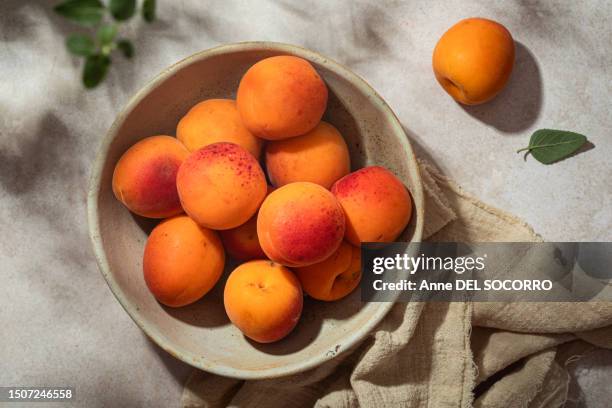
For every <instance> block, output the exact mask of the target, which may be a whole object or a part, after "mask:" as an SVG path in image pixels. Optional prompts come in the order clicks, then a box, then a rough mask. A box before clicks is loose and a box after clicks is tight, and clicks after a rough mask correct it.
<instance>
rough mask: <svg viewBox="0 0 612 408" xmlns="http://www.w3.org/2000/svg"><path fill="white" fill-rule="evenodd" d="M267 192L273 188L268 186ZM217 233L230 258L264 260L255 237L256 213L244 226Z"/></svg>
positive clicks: (262, 252) (257, 238)
mask: <svg viewBox="0 0 612 408" xmlns="http://www.w3.org/2000/svg"><path fill="white" fill-rule="evenodd" d="M267 191H268V194H270V193H271V192H272V191H274V187H272V186H268V190H267ZM219 233H220V235H221V241H222V242H223V247H224V248H225V250H226V251H227V253H228V254H229V255H230V256H231V257H232V258H234V259H236V260H238V261H250V260H251V259H263V258H266V254H265V252H264V251H263V249H261V245H260V244H259V237H258V236H257V213H256V214H255V215H254V216H252V217H251V218H250V219H249V220H248V221H247V222H245V223H244V224H242V225H239V226H238V227H236V228H232V229H228V230H224V231H220V232H219Z"/></svg>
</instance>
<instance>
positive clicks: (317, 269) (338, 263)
mask: <svg viewBox="0 0 612 408" xmlns="http://www.w3.org/2000/svg"><path fill="white" fill-rule="evenodd" d="M295 273H296V275H297V277H298V278H299V279H300V282H301V284H302V289H303V290H304V292H306V293H307V294H308V295H310V296H311V297H313V298H315V299H318V300H326V301H334V300H338V299H342V298H343V297H345V296H347V295H348V294H349V293H351V292H352V291H353V290H355V288H356V287H357V285H359V281H360V280H361V250H360V249H359V248H357V247H354V246H352V245H350V244H348V243H346V242H342V244H341V245H340V247H339V248H338V249H337V250H336V252H334V253H333V254H332V256H330V257H329V258H327V259H326V260H324V261H323V262H319V263H317V264H314V265H309V266H303V267H301V268H295Z"/></svg>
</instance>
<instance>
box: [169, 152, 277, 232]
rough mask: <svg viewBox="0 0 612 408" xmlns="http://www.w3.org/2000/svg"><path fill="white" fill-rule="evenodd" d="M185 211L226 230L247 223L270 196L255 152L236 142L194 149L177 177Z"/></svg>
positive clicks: (216, 227) (199, 220) (205, 222)
mask: <svg viewBox="0 0 612 408" xmlns="http://www.w3.org/2000/svg"><path fill="white" fill-rule="evenodd" d="M176 183H177V188H178V192H179V197H180V199H181V203H182V205H183V208H184V210H185V212H186V213H187V214H188V215H189V216H190V217H191V218H193V219H194V220H195V221H196V222H197V223H198V224H200V225H201V226H204V227H207V228H211V229H215V230H225V229H230V228H235V227H237V226H239V225H241V224H244V223H245V222H247V221H248V220H249V218H251V217H252V216H253V215H254V214H255V212H257V209H258V208H259V205H260V204H261V202H262V201H263V199H264V197H265V196H266V191H267V184H266V178H265V175H264V173H263V170H262V169H261V166H260V165H259V163H258V162H257V160H255V157H253V155H252V154H250V153H249V152H248V151H246V150H245V149H243V148H242V147H240V146H238V145H236V144H234V143H225V142H222V143H213V144H211V145H208V146H206V147H203V148H201V149H199V150H196V151H195V152H193V153H191V154H190V155H189V157H187V159H186V160H185V162H184V163H183V165H182V166H181V167H180V169H179V172H178V175H177V179H176Z"/></svg>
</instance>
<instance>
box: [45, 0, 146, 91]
mask: <svg viewBox="0 0 612 408" xmlns="http://www.w3.org/2000/svg"><path fill="white" fill-rule="evenodd" d="M155 3H156V0H144V1H143V2H142V5H141V7H140V14H141V16H142V18H143V19H144V20H145V21H146V22H147V23H150V22H152V21H153V20H155V6H156V4H155ZM136 9H137V4H136V0H109V1H108V4H104V3H102V2H101V1H100V0H66V1H64V2H62V3H60V4H58V5H57V6H55V7H54V10H55V12H56V13H58V14H59V15H61V16H62V17H65V18H67V19H68V20H70V21H72V22H74V23H77V24H79V25H81V26H83V27H86V28H87V29H88V30H90V33H89V34H71V35H70V36H68V38H67V39H66V47H67V48H68V51H70V53H72V54H73V55H76V56H79V57H83V58H85V64H84V65H83V76H82V80H83V85H85V87H86V88H94V87H96V86H97V85H98V84H100V83H101V82H102V81H103V80H104V78H105V77H106V73H107V72H108V68H109V67H110V65H111V63H112V58H111V54H112V53H113V52H114V51H115V50H118V51H119V52H120V53H121V54H122V55H123V56H124V57H125V58H132V57H133V56H134V46H133V45H132V42H131V41H130V40H128V39H127V38H123V37H121V36H119V29H120V25H121V24H122V23H123V22H125V21H127V20H129V19H130V18H132V17H133V16H134V14H136Z"/></svg>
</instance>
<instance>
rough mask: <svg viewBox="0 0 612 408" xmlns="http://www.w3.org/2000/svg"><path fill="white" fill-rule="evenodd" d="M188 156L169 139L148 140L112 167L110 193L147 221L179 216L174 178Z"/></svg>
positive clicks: (135, 146)
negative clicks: (113, 168)
mask: <svg viewBox="0 0 612 408" xmlns="http://www.w3.org/2000/svg"><path fill="white" fill-rule="evenodd" d="M188 155H189V152H188V151H187V149H186V148H185V146H183V145H182V143H181V142H179V141H178V140H176V139H175V138H174V137H171V136H151V137H147V138H145V139H142V140H141V141H139V142H138V143H136V144H134V145H133V146H132V147H130V148H129V149H128V150H127V151H126V152H125V153H123V155H122V156H121V158H120V159H119V161H118V162H117V164H116V165H115V171H114V173H113V193H115V197H117V200H119V201H121V202H122V203H123V205H125V206H126V207H127V208H128V209H129V210H130V211H132V212H133V213H136V214H138V215H141V216H143V217H149V218H165V217H170V216H173V215H176V214H180V213H181V212H183V209H182V208H181V202H180V200H179V196H178V192H177V190H176V175H177V172H178V169H179V167H180V166H181V163H182V162H183V161H184V160H185V158H186V157H187V156H188Z"/></svg>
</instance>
